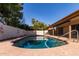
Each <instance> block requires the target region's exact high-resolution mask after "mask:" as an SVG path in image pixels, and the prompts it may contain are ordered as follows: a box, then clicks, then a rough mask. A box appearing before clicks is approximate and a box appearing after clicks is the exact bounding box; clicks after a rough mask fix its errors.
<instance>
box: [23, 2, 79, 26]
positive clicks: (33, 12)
mask: <svg viewBox="0 0 79 59" xmlns="http://www.w3.org/2000/svg"><path fill="white" fill-rule="evenodd" d="M23 7H24V9H23V12H24V17H23V18H24V19H25V23H26V24H29V25H31V21H32V18H35V19H37V20H39V21H41V22H44V23H45V24H53V23H54V22H56V21H58V20H60V19H62V18H63V17H65V16H67V15H69V14H70V13H72V12H74V11H76V10H79V4H74V3H73V4H68V3H63V4H62V3H25V4H24V5H23Z"/></svg>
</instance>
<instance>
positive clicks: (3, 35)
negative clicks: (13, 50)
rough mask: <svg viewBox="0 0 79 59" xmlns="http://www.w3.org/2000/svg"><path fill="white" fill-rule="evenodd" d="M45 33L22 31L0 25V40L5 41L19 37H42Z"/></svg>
mask: <svg viewBox="0 0 79 59" xmlns="http://www.w3.org/2000/svg"><path fill="white" fill-rule="evenodd" d="M46 33H47V30H45V31H40V30H39V31H38V30H37V31H25V30H23V29H19V28H16V27H12V26H7V25H3V24H2V23H0V40H5V39H8V38H14V37H20V36H24V35H26V36H34V35H44V34H46Z"/></svg>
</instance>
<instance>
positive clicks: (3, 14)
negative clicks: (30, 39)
mask: <svg viewBox="0 0 79 59" xmlns="http://www.w3.org/2000/svg"><path fill="white" fill-rule="evenodd" d="M22 5H23V4H20V3H13V4H12V3H5V4H3V3H2V4H0V18H1V20H2V21H5V22H6V24H7V25H11V26H15V27H18V26H19V24H20V23H21V19H22V17H23V13H22V9H23V7H22Z"/></svg>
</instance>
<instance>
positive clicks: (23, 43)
mask: <svg viewBox="0 0 79 59" xmlns="http://www.w3.org/2000/svg"><path fill="white" fill-rule="evenodd" d="M65 44H66V42H64V41H61V40H58V39H55V38H47V37H43V36H34V37H24V38H22V39H20V40H17V41H15V42H14V44H13V46H16V47H20V48H30V49H41V48H53V47H57V46H62V45H65Z"/></svg>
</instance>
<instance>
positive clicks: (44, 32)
mask: <svg viewBox="0 0 79 59" xmlns="http://www.w3.org/2000/svg"><path fill="white" fill-rule="evenodd" d="M47 32H48V31H47V30H37V31H36V34H37V35H45V34H46V33H47Z"/></svg>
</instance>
